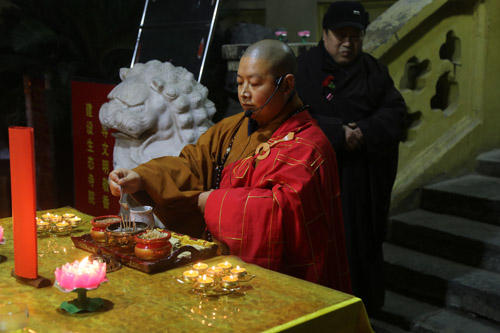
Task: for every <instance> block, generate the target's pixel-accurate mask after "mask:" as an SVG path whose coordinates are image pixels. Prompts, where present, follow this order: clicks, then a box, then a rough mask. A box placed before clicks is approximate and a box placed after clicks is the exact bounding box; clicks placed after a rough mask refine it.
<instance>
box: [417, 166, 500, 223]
mask: <svg viewBox="0 0 500 333" xmlns="http://www.w3.org/2000/svg"><path fill="white" fill-rule="evenodd" d="M421 208H423V209H425V210H429V211H433V212H437V213H441V214H449V215H455V216H461V217H465V218H469V219H472V220H478V221H482V222H486V223H491V224H496V225H500V178H497V177H489V176H483V175H479V174H470V175H466V176H463V177H459V178H455V179H450V180H447V181H443V182H440V183H437V184H433V185H428V186H425V187H424V188H423V190H422V204H421Z"/></svg>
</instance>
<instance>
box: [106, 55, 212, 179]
mask: <svg viewBox="0 0 500 333" xmlns="http://www.w3.org/2000/svg"><path fill="white" fill-rule="evenodd" d="M120 78H121V80H122V83H120V84H119V85H117V86H116V87H115V88H114V89H113V90H112V91H111V92H110V93H109V95H108V99H109V102H107V103H104V104H103V105H102V106H101V109H100V111H99V120H100V122H101V124H102V126H103V127H105V128H107V129H113V130H115V131H116V132H114V133H113V135H114V137H115V139H116V140H115V148H114V151H113V167H114V168H118V167H121V168H127V169H131V168H134V167H136V166H138V165H139V164H142V163H145V162H147V161H149V160H151V159H153V158H156V157H160V156H168V155H170V156H172V155H173V156H176V155H178V154H179V152H180V150H181V149H182V148H183V147H184V146H185V145H187V144H190V143H195V142H196V141H197V139H198V137H199V136H200V135H201V134H202V133H203V132H205V131H206V130H207V129H208V128H209V127H210V126H212V125H213V123H212V121H211V119H212V117H213V115H214V113H215V111H216V110H215V106H214V103H212V102H211V101H210V100H209V99H208V98H207V95H208V90H207V88H205V87H204V86H203V85H201V84H200V83H198V82H197V81H196V80H195V79H194V77H193V74H192V73H190V72H188V71H187V70H186V69H185V68H183V67H176V66H174V65H172V64H171V63H169V62H164V63H162V62H160V61H157V60H151V61H149V62H147V63H145V64H141V63H137V64H135V65H134V67H133V68H122V69H121V70H120Z"/></svg>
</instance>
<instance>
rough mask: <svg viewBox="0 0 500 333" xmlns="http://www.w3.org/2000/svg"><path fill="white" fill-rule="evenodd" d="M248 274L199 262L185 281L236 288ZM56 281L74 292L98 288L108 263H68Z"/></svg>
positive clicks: (60, 271)
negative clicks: (74, 290) (75, 290)
mask: <svg viewBox="0 0 500 333" xmlns="http://www.w3.org/2000/svg"><path fill="white" fill-rule="evenodd" d="M246 274H247V271H246V269H245V268H243V267H240V266H236V267H235V268H233V267H232V265H231V263H229V262H227V261H226V262H223V263H219V264H217V266H212V267H208V265H207V264H205V263H202V262H199V263H197V264H194V265H192V266H191V269H190V270H187V271H185V272H184V273H183V277H184V280H185V281H188V282H195V283H196V284H197V287H199V288H211V287H213V286H214V285H215V283H216V282H220V283H221V284H222V286H223V287H226V288H230V287H234V286H236V285H237V283H238V279H240V278H243V277H244V276H245V275H246ZM55 277H56V281H57V283H58V284H59V286H61V287H62V288H64V289H66V290H73V289H78V288H85V289H93V288H97V287H98V286H99V285H100V284H101V283H102V282H104V281H106V280H107V279H106V263H105V262H98V261H97V260H94V261H92V262H91V261H89V260H88V257H86V258H84V259H83V260H82V261H78V260H76V261H75V262H73V263H66V264H65V265H63V266H61V267H58V268H57V269H56V271H55Z"/></svg>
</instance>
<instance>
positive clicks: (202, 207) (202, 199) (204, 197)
mask: <svg viewBox="0 0 500 333" xmlns="http://www.w3.org/2000/svg"><path fill="white" fill-rule="evenodd" d="M212 191H213V190H210V191H206V192H201V193H200V195H199V196H198V208H199V209H200V211H201V213H202V214H204V213H205V205H206V203H207V199H208V196H209V195H210V193H211V192H212Z"/></svg>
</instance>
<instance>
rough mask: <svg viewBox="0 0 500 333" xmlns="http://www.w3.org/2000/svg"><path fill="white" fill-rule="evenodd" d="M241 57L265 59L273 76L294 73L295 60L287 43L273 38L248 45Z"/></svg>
mask: <svg viewBox="0 0 500 333" xmlns="http://www.w3.org/2000/svg"><path fill="white" fill-rule="evenodd" d="M241 57H242V58H244V57H250V58H255V59H263V60H265V61H267V62H268V63H269V65H270V70H271V73H272V74H273V75H274V76H275V77H279V76H281V75H285V74H293V75H295V72H296V70H297V60H296V58H295V54H294V53H293V51H292V49H291V48H290V47H289V46H288V45H287V44H285V43H283V42H280V41H278V40H274V39H263V40H261V41H258V42H256V43H254V44H252V45H250V46H249V47H248V48H247V49H246V51H245V53H243V55H242V56H241Z"/></svg>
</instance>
